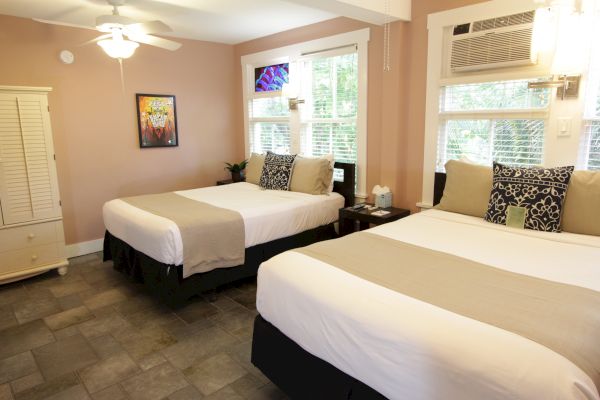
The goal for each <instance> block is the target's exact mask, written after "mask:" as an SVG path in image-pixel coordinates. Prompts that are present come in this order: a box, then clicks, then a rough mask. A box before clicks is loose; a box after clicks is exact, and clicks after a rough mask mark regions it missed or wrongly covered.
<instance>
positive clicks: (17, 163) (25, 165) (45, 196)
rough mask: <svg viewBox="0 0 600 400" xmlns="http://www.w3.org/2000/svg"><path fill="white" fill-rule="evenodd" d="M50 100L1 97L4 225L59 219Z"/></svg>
mask: <svg viewBox="0 0 600 400" xmlns="http://www.w3.org/2000/svg"><path fill="white" fill-rule="evenodd" d="M56 182H57V180H56V168H55V166H54V151H53V144H52V132H51V127H50V117H49V113H48V100H47V97H46V96H45V95H37V94H0V201H1V204H2V216H3V219H4V224H7V225H8V224H15V223H21V222H27V221H34V220H40V219H47V218H53V217H59V216H60V206H59V199H58V186H57V184H56Z"/></svg>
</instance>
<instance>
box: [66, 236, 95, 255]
mask: <svg viewBox="0 0 600 400" xmlns="http://www.w3.org/2000/svg"><path fill="white" fill-rule="evenodd" d="M103 246H104V239H96V240H90V241H88V242H79V243H73V244H68V245H67V258H73V257H79V256H84V255H86V254H91V253H97V252H99V251H102V248H103Z"/></svg>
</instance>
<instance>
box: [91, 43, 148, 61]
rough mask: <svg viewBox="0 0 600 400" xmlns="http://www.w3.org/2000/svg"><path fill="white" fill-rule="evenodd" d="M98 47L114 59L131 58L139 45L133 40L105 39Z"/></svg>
mask: <svg viewBox="0 0 600 400" xmlns="http://www.w3.org/2000/svg"><path fill="white" fill-rule="evenodd" d="M98 46H100V47H102V50H104V52H105V53H106V54H108V55H109V56H110V57H112V58H129V57H131V56H132V55H133V53H134V52H135V49H137V48H138V47H139V43H137V42H132V41H131V40H115V39H105V40H100V41H99V42H98Z"/></svg>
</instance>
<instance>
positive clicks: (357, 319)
mask: <svg viewBox="0 0 600 400" xmlns="http://www.w3.org/2000/svg"><path fill="white" fill-rule="evenodd" d="M369 232H371V233H374V234H377V235H381V236H384V237H387V238H391V239H394V240H400V241H403V242H406V243H409V244H413V245H417V246H421V247H425V248H429V249H432V250H436V251H441V252H445V253H450V254H454V255H458V256H460V257H463V258H466V259H469V260H473V261H476V262H479V263H483V264H487V265H490V266H493V267H496V268H500V269H504V270H507V271H512V272H516V273H519V274H524V275H529V276H533V277H538V278H542V279H545V280H549V281H554V282H561V283H567V284H571V285H576V286H580V287H585V288H589V289H592V290H596V291H600V264H599V263H598V260H600V238H599V237H591V236H584V235H575V234H569V233H560V234H557V233H545V232H533V231H525V230H517V229H512V228H507V227H504V226H499V225H494V224H490V223H487V222H485V221H483V220H482V219H480V218H476V217H469V216H464V215H460V214H454V213H448V212H443V211H438V210H430V211H426V212H422V213H419V214H415V215H413V216H411V217H407V218H404V219H402V220H400V221H397V222H393V223H389V224H385V225H381V226H379V227H376V228H373V229H371V230H369ZM257 309H258V311H259V312H260V314H261V315H262V317H263V318H264V319H266V320H267V321H269V322H270V323H271V324H273V325H274V326H275V327H277V328H278V329H279V330H281V331H282V332H283V333H284V334H285V335H286V336H288V337H289V338H290V339H292V340H293V341H295V342H296V343H297V344H299V345H300V346H301V347H302V348H303V349H304V350H306V351H307V352H309V353H311V354H313V355H315V356H317V357H319V358H321V359H323V360H325V361H327V362H329V363H330V364H332V365H333V366H335V367H336V368H338V369H340V370H341V371H343V372H345V373H347V374H349V375H351V376H353V377H355V378H356V379H359V380H360V381H362V382H364V383H365V384H367V385H369V386H370V387H372V388H373V389H375V390H377V391H378V392H380V393H381V394H383V395H385V396H386V397H388V398H391V399H411V400H413V399H414V400H418V399H440V398H443V399H461V400H463V399H465V400H466V399H532V400H533V399H536V400H537V399H596V400H597V399H600V396H599V395H598V390H597V388H596V387H595V385H594V383H593V381H592V380H591V378H590V377H589V376H587V375H586V374H585V373H584V372H583V371H582V370H581V369H580V368H579V367H577V366H576V365H575V364H573V363H572V362H571V361H569V360H568V359H566V358H565V357H563V356H562V355H560V354H558V353H555V352H554V351H552V350H550V349H549V348H547V347H544V346H542V345H540V344H538V343H536V342H533V341H531V340H529V339H526V338H524V337H521V336H519V335H517V334H514V333H512V332H509V331H505V330H503V329H500V328H497V327H495V326H492V325H488V324H485V323H482V322H480V321H477V320H474V319H470V318H467V317H464V316H462V315H459V314H455V313H452V312H450V311H447V310H445V309H442V308H439V307H436V306H434V305H431V304H428V303H426V302H423V301H419V300H417V299H414V298H411V297H408V296H406V295H403V294H401V293H398V292H396V291H393V290H390V289H387V288H385V287H382V286H379V285H377V284H374V283H372V282H370V281H367V280H363V279H361V278H359V277H357V276H355V275H352V274H349V273H347V272H344V271H343V270H341V269H338V268H335V267H333V266H331V265H329V264H327V263H325V262H322V261H319V260H316V259H314V258H311V257H308V256H306V255H303V254H300V253H297V252H294V251H289V252H286V253H283V254H280V255H278V256H276V257H273V258H271V259H270V260H269V261H267V262H265V263H263V264H262V265H261V267H260V269H259V273H258V291H257Z"/></svg>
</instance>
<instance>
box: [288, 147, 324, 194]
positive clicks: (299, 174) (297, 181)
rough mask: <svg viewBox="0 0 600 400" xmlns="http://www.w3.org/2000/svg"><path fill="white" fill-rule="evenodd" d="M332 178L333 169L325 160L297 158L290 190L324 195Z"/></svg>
mask: <svg viewBox="0 0 600 400" xmlns="http://www.w3.org/2000/svg"><path fill="white" fill-rule="evenodd" d="M332 176H333V168H332V167H331V163H330V162H329V160H327V159H326V158H306V157H301V156H297V157H296V161H295V162H294V171H293V172H292V182H291V183H290V190H291V191H292V192H302V193H308V194H326V193H328V190H327V189H328V187H329V184H330V183H331V179H332Z"/></svg>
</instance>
